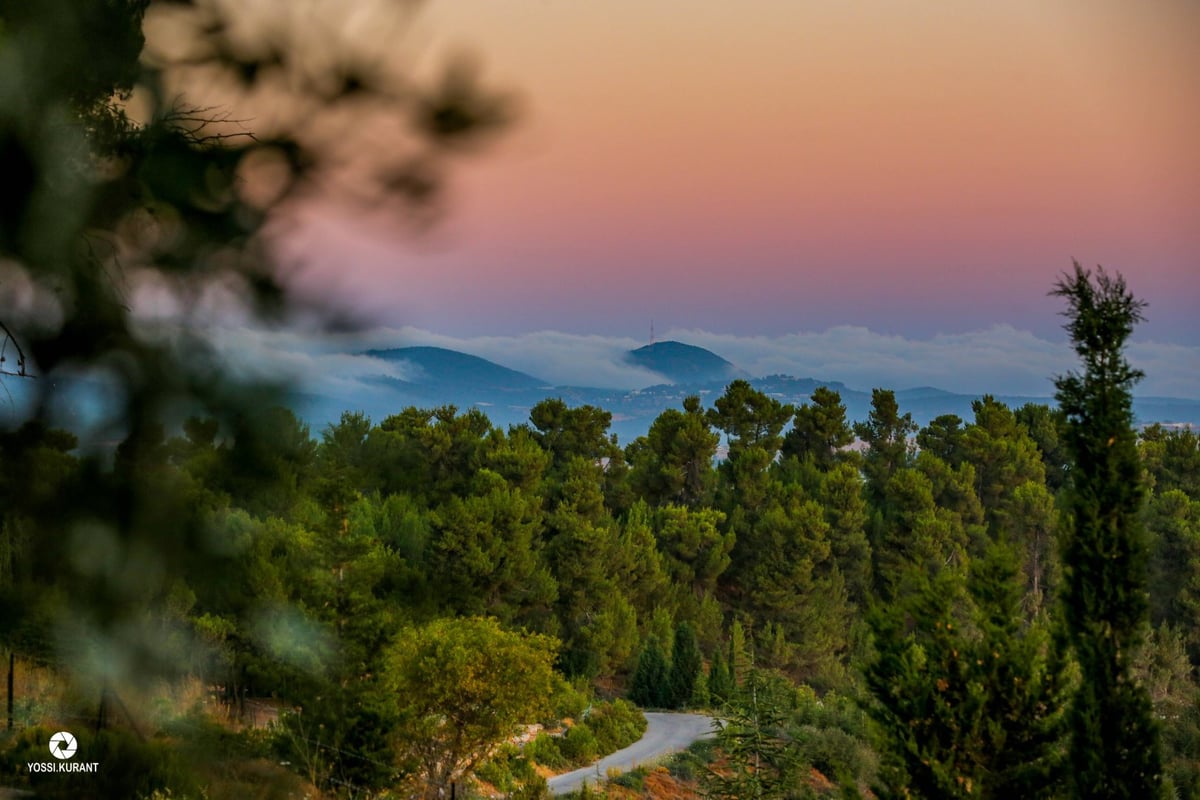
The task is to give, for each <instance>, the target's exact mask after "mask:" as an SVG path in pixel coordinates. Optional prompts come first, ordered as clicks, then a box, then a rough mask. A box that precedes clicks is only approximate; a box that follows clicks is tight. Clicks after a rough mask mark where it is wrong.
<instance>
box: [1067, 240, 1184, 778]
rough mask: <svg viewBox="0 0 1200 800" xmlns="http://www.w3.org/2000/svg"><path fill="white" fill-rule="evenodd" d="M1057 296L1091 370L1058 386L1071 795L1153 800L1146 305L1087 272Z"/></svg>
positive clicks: (1120, 284) (1117, 282) (1156, 766)
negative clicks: (1143, 666)
mask: <svg viewBox="0 0 1200 800" xmlns="http://www.w3.org/2000/svg"><path fill="white" fill-rule="evenodd" d="M1053 294H1055V295H1058V296H1060V297H1063V298H1065V299H1066V301H1067V303H1068V309H1067V311H1066V312H1065V313H1064V316H1066V317H1067V323H1066V325H1065V327H1066V330H1067V331H1068V332H1069V333H1070V335H1071V341H1072V343H1073V344H1074V347H1075V352H1076V353H1077V354H1078V355H1079V357H1080V359H1082V361H1083V365H1084V369H1083V372H1082V374H1080V373H1077V372H1071V373H1068V374H1067V375H1065V376H1063V377H1060V378H1059V379H1058V380H1056V381H1055V386H1056V387H1057V389H1058V392H1057V398H1058V402H1059V404H1060V406H1061V407H1062V410H1063V413H1064V414H1065V415H1066V430H1065V434H1066V435H1065V438H1066V445H1067V448H1068V450H1069V452H1070V454H1071V456H1072V461H1073V464H1072V468H1071V471H1070V486H1069V488H1068V493H1067V504H1068V510H1069V512H1070V513H1069V520H1068V521H1067V523H1066V526H1065V531H1064V534H1065V536H1064V540H1063V543H1062V551H1063V607H1064V619H1065V624H1066V635H1067V638H1068V640H1069V642H1070V644H1071V646H1072V648H1073V650H1074V654H1075V658H1076V659H1077V660H1078V662H1079V668H1080V673H1081V674H1080V681H1079V688H1078V691H1077V692H1076V695H1075V698H1074V702H1073V704H1072V706H1071V709H1070V713H1069V726H1070V730H1071V749H1070V756H1069V758H1070V770H1069V772H1070V774H1071V776H1072V781H1073V785H1072V789H1073V793H1074V796H1076V797H1087V798H1143V797H1154V796H1156V795H1157V792H1158V785H1159V782H1160V773H1161V771H1162V765H1161V756H1160V754H1159V748H1158V735H1157V729H1156V726H1155V724H1154V722H1153V719H1152V717H1151V708H1150V698H1149V695H1148V693H1147V692H1146V690H1145V688H1144V687H1143V686H1141V685H1139V684H1138V683H1137V682H1136V681H1135V680H1134V677H1133V675H1132V673H1131V666H1132V663H1133V658H1134V655H1135V653H1136V652H1137V650H1138V645H1139V644H1140V639H1141V636H1140V632H1139V631H1140V629H1141V628H1142V627H1143V626H1144V625H1145V623H1146V621H1147V619H1148V615H1149V600H1148V595H1147V590H1146V572H1147V560H1148V556H1147V546H1146V542H1145V536H1144V533H1143V531H1142V529H1141V527H1140V526H1139V524H1138V509H1139V507H1140V506H1141V504H1142V499H1143V494H1144V489H1143V486H1142V467H1141V464H1140V462H1139V459H1138V453H1137V440H1136V437H1135V434H1134V431H1133V412H1132V387H1133V384H1134V383H1136V382H1137V381H1138V380H1139V379H1140V378H1141V377H1142V373H1141V372H1140V371H1138V370H1135V369H1134V368H1133V367H1131V366H1130V365H1129V363H1128V362H1127V361H1126V360H1125V357H1124V355H1123V348H1124V345H1125V341H1126V339H1128V337H1129V335H1130V334H1131V333H1132V332H1133V327H1134V325H1135V324H1136V323H1137V322H1139V321H1141V320H1142V318H1143V317H1142V309H1143V308H1144V307H1145V304H1144V303H1143V302H1142V301H1140V300H1138V299H1136V298H1135V297H1133V295H1131V294H1130V293H1129V291H1128V290H1127V289H1126V286H1125V280H1124V279H1123V278H1122V277H1121V276H1120V275H1116V276H1111V275H1109V274H1107V273H1106V272H1104V270H1103V269H1099V270H1097V271H1096V273H1095V274H1093V273H1092V272H1091V271H1089V270H1084V269H1083V268H1082V267H1081V266H1080V265H1079V264H1078V263H1076V264H1075V270H1074V273H1073V274H1067V275H1064V276H1063V278H1062V279H1061V280H1060V281H1059V282H1058V284H1057V285H1056V286H1055V288H1054V292H1053Z"/></svg>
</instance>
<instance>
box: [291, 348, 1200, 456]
mask: <svg viewBox="0 0 1200 800" xmlns="http://www.w3.org/2000/svg"><path fill="white" fill-rule="evenodd" d="M363 355H366V356H369V357H371V358H376V359H380V360H381V361H384V362H388V363H389V364H393V365H396V366H398V367H400V371H401V374H402V375H403V377H396V376H395V375H382V374H380V375H377V376H366V377H364V378H362V379H361V382H362V385H364V386H365V387H366V388H365V389H360V390H358V391H355V392H352V393H326V392H312V391H309V392H296V393H294V394H293V395H292V397H291V402H292V405H293V406H294V408H295V409H296V411H297V413H299V414H300V415H301V416H302V417H304V418H305V419H306V421H308V422H309V424H310V425H312V427H313V429H314V431H319V430H320V429H321V428H323V427H324V426H325V425H326V424H328V423H330V422H335V421H336V420H337V419H338V418H339V417H340V416H341V414H342V412H344V411H362V412H364V413H366V414H367V415H368V416H369V417H371V418H372V419H373V420H375V421H377V422H378V421H381V420H383V419H384V418H386V417H387V416H389V415H391V414H395V413H397V412H399V411H400V410H401V409H403V408H405V407H407V406H413V405H415V406H419V407H434V406H439V405H447V404H450V405H455V406H458V407H459V408H460V409H465V408H470V407H475V408H479V409H480V410H482V411H484V412H485V413H486V414H487V415H488V416H489V417H490V418H491V420H492V422H493V423H494V424H497V425H500V426H509V425H518V424H521V423H524V422H527V421H528V418H529V411H530V409H531V408H532V407H533V406H534V405H536V404H537V403H538V402H540V401H542V400H544V399H546V398H547V397H561V398H562V399H563V400H565V401H566V402H567V404H568V405H571V406H577V405H584V404H587V405H594V406H599V407H600V408H604V409H606V410H607V411H610V412H611V413H612V415H613V423H612V431H613V432H614V433H616V434H617V436H618V437H619V439H620V441H621V442H622V443H628V442H630V441H632V440H633V439H634V438H636V437H638V436H641V435H643V434H645V433H646V431H647V430H648V429H649V427H650V424H651V423H652V422H653V421H654V419H655V418H656V417H657V416H658V415H659V414H660V413H662V411H664V410H665V409H667V408H678V407H680V405H681V404H682V403H683V400H684V398H686V397H687V396H689V395H697V396H699V397H700V398H701V400H702V401H703V403H704V404H705V405H706V406H711V405H712V403H713V401H714V400H716V398H717V397H719V396H720V395H721V393H722V392H723V391H724V390H725V387H726V386H727V385H728V384H729V382H730V381H731V380H734V379H736V378H745V379H747V380H749V381H750V383H751V384H752V385H753V386H754V388H756V389H758V390H759V391H762V392H765V393H766V394H768V395H770V396H772V397H774V398H776V399H778V400H780V401H781V402H784V403H792V404H795V405H800V404H802V403H806V402H808V401H809V399H810V398H811V396H812V393H813V391H815V390H816V388H817V387H819V386H827V387H829V388H831V389H834V390H836V391H837V392H838V393H839V394H840V395H841V397H842V402H843V403H845V405H846V411H847V416H848V417H849V418H850V419H851V420H863V419H865V418H866V416H867V414H868V413H869V411H870V403H871V388H872V387H869V386H864V387H851V386H847V385H846V384H845V383H843V382H839V381H833V380H824V379H821V378H819V377H796V376H793V375H786V374H775V375H765V376H754V377H751V376H750V375H749V373H748V372H746V371H745V370H742V369H741V368H739V367H738V366H737V365H736V364H734V363H732V362H730V361H729V360H727V359H725V358H723V357H722V356H720V355H718V354H717V353H714V352H712V351H711V350H708V349H706V348H703V347H697V346H695V345H689V344H685V343H682V342H676V341H664V342H657V343H654V344H651V345H647V346H645V347H640V348H637V349H633V350H629V351H628V352H626V353H624V354H623V356H624V359H625V360H626V361H627V362H628V363H630V364H632V365H636V366H638V367H641V368H644V369H646V370H649V371H650V372H652V373H653V374H655V375H661V376H662V377H663V378H664V381H663V382H662V383H658V384H654V385H650V386H645V387H642V388H640V389H634V390H625V389H613V388H604V387H594V386H590V387H589V386H565V385H554V384H553V383H552V382H550V381H549V380H546V379H544V378H542V377H539V376H536V375H531V374H529V373H527V372H522V371H518V370H514V369H511V368H509V367H506V366H503V365H502V364H498V363H496V362H495V361H492V360H489V359H486V358H481V357H479V356H475V355H471V354H468V353H463V352H459V351H456V350H452V349H449V348H443V347H427V346H421V347H400V348H380V349H373V350H368V351H365V352H364V353H363ZM883 388H893V389H894V390H895V392H896V399H897V402H898V403H899V404H900V408H901V411H903V412H908V413H911V414H912V415H913V418H914V419H915V420H916V421H917V422H918V423H919V424H921V425H925V424H927V423H928V422H929V421H930V420H932V419H933V418H935V417H937V416H939V415H942V414H957V415H958V416H959V417H962V418H963V419H965V420H969V419H971V418H972V416H973V412H972V409H971V404H972V402H973V401H975V400H977V399H978V398H979V396H980V395H978V394H966V393H957V392H951V391H946V390H944V389H940V388H938V387H934V386H917V387H908V388H901V387H890V386H886V385H885V386H884V387H883ZM995 396H996V397H997V399H998V400H1000V401H1001V402H1003V403H1005V404H1007V405H1009V406H1011V407H1014V408H1015V407H1019V406H1021V405H1024V404H1025V403H1029V402H1033V403H1045V404H1048V405H1053V404H1054V400H1053V398H1052V397H1050V396H1049V395H1014V394H1003V393H1000V392H997V393H995ZM1134 411H1135V414H1136V415H1137V418H1138V421H1139V422H1140V423H1142V424H1148V423H1151V422H1198V421H1200V401H1196V400H1190V399H1183V398H1169V397H1153V396H1144V397H1137V398H1135V401H1134Z"/></svg>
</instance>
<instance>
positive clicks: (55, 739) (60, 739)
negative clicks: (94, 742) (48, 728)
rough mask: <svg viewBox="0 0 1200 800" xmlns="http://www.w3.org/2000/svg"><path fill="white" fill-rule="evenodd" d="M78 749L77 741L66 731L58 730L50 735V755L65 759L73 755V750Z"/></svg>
mask: <svg viewBox="0 0 1200 800" xmlns="http://www.w3.org/2000/svg"><path fill="white" fill-rule="evenodd" d="M78 749H79V742H77V741H75V737H74V736H72V735H71V734H69V733H67V732H66V731H59V732H58V733H56V734H54V735H53V736H51V737H50V755H52V756H54V757H55V758H57V759H60V760H63V761H65V760H66V759H68V758H70V757H71V756H73V755H75V751H76V750H78Z"/></svg>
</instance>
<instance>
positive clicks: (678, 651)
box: [668, 622, 704, 708]
mask: <svg viewBox="0 0 1200 800" xmlns="http://www.w3.org/2000/svg"><path fill="white" fill-rule="evenodd" d="M703 666H704V664H703V659H702V657H701V656H700V645H699V644H698V643H697V642H696V631H695V629H693V628H692V626H691V623H688V622H680V623H679V624H678V625H676V626H675V647H674V648H672V650H671V672H670V675H669V683H670V699H671V702H670V703H669V704H668V705H669V706H670V707H671V708H683V707H684V706H686V705H687V704H688V701H690V700H691V699H692V693H693V692H694V691H695V689H696V678H697V677H698V676H699V675H700V670H701V668H702V667H703Z"/></svg>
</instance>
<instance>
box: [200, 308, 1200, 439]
mask: <svg viewBox="0 0 1200 800" xmlns="http://www.w3.org/2000/svg"><path fill="white" fill-rule="evenodd" d="M212 341H213V344H214V346H215V347H216V349H217V350H218V351H220V352H221V353H222V354H223V355H224V356H225V357H227V358H228V359H230V361H231V362H232V363H233V364H234V366H235V369H236V370H238V371H241V372H244V373H246V374H251V375H254V376H255V377H268V378H272V379H284V380H288V381H290V382H291V384H292V390H293V393H292V405H293V406H294V407H295V409H296V410H297V412H298V413H300V415H301V416H302V417H304V419H305V420H306V421H307V422H308V423H309V424H310V425H312V426H313V429H314V431H319V430H320V429H322V428H323V427H324V426H325V424H327V423H329V422H333V421H336V420H337V419H338V418H339V417H340V415H341V413H342V412H343V411H362V412H364V413H366V414H367V415H368V416H370V417H371V418H372V419H373V420H374V421H376V422H380V421H382V420H383V419H384V418H385V417H386V416H388V415H390V414H394V413H397V412H399V411H400V410H402V409H403V408H405V407H407V406H412V405H415V406H418V407H435V406H439V405H444V404H454V405H456V406H458V407H459V408H460V409H465V408H468V407H471V406H476V407H478V408H480V409H481V410H483V411H484V412H486V413H487V414H488V416H489V417H490V418H491V419H492V422H493V423H494V424H496V425H500V426H505V425H510V424H517V423H520V422H524V421H526V420H527V417H528V411H529V408H530V407H531V406H532V405H533V404H535V403H536V402H538V401H540V400H542V399H545V398H547V397H562V398H563V399H564V400H565V401H566V402H567V403H568V404H570V405H579V404H584V403H587V404H592V405H597V406H600V407H602V408H605V409H607V410H609V411H611V412H612V413H613V431H614V432H615V433H617V434H618V435H619V437H620V439H621V441H622V442H623V443H627V442H628V441H630V440H631V439H632V438H633V437H635V436H638V435H641V434H643V433H645V431H646V429H647V428H648V427H649V424H650V423H651V422H652V421H653V419H654V417H656V416H657V415H658V414H659V413H661V411H662V410H663V409H665V408H677V407H679V405H680V403H681V402H682V400H683V398H684V397H685V396H687V395H688V394H697V395H700V396H701V398H702V399H703V400H704V401H705V403H706V404H711V402H712V400H714V399H715V398H716V397H717V396H719V394H720V393H721V391H722V390H723V388H724V386H725V385H726V384H727V383H728V382H729V381H730V380H732V379H734V378H738V377H741V378H747V379H750V380H751V382H752V383H753V384H754V385H755V386H756V387H757V388H759V389H760V390H762V391H766V392H768V393H771V394H773V395H775V396H777V397H778V398H779V399H781V400H783V401H784V402H790V403H797V404H798V403H802V402H805V401H806V400H807V399H808V395H809V394H810V393H811V391H812V390H813V389H814V388H815V387H816V386H818V385H827V386H830V387H831V388H834V389H837V390H838V391H839V392H840V393H841V394H842V398H843V402H845V403H846V406H847V410H848V415H849V417H850V418H851V419H862V418H864V417H865V415H866V413H867V409H868V408H869V402H870V392H871V389H872V388H875V387H881V388H886V389H893V390H895V391H896V393H897V400H898V401H899V403H900V406H901V410H902V411H908V412H911V413H912V414H913V417H914V418H915V419H916V420H917V421H918V422H920V423H922V424H924V423H925V422H927V421H928V420H929V419H931V418H933V417H934V416H937V415H939V414H943V413H955V414H958V415H959V416H961V417H963V418H964V419H970V417H971V408H970V403H971V401H972V400H974V399H976V398H978V397H980V396H981V395H983V394H991V395H994V396H996V397H997V398H998V399H1000V400H1001V401H1003V402H1005V403H1008V404H1009V405H1013V406H1017V405H1021V404H1023V403H1025V402H1041V403H1047V404H1051V405H1053V394H1054V386H1053V378H1054V377H1055V376H1057V375H1061V374H1063V373H1065V372H1067V371H1069V370H1070V369H1072V368H1073V365H1074V362H1073V353H1072V352H1071V351H1070V348H1069V347H1068V346H1067V345H1066V343H1065V341H1063V342H1059V341H1049V340H1046V339H1042V338H1039V337H1037V336H1035V335H1034V334H1032V333H1029V332H1027V331H1020V330H1017V329H1015V328H1013V327H1011V326H1007V325H998V326H994V327H992V328H989V329H987V330H980V331H973V332H967V333H960V334H945V335H939V336H935V337H931V338H929V339H911V338H905V337H901V336H895V335H884V334H879V333H875V332H873V331H871V330H869V329H866V328H861V327H851V326H842V327H835V328H830V329H828V330H826V331H823V332H802V333H795V334H789V335H786V336H778V337H766V336H752V337H747V336H736V335H731V334H722V333H714V332H710V331H705V330H699V329H691V330H687V329H675V330H669V331H666V332H664V333H663V334H662V335H661V336H659V337H657V341H656V342H654V343H650V342H648V341H645V340H642V341H639V340H637V339H634V338H632V337H629V338H626V337H606V336H599V335H581V334H574V333H565V332H559V331H539V332H531V333H526V334H521V335H515V336H488V337H453V336H447V335H444V334H437V333H433V332H430V331H425V330H420V329H416V328H411V327H408V328H375V329H370V330H363V331H356V332H354V333H347V334H326V333H318V332H303V331H296V330H282V329H280V330H261V329H249V328H238V327H232V328H220V329H214V330H213V332H212ZM651 344H652V346H648V345H651ZM1129 354H1130V358H1131V361H1132V363H1133V365H1134V366H1135V367H1138V368H1140V369H1142V370H1143V371H1144V372H1145V373H1146V378H1145V379H1144V380H1143V381H1142V382H1141V383H1140V384H1139V385H1138V387H1137V393H1136V398H1137V399H1136V402H1135V413H1136V414H1137V417H1138V421H1139V422H1140V423H1142V424H1148V423H1151V422H1175V423H1193V424H1195V423H1200V346H1191V345H1184V344H1174V343H1160V342H1154V341H1146V340H1141V341H1139V340H1138V339H1137V338H1136V337H1135V339H1134V340H1133V342H1132V343H1131V345H1130V349H1129Z"/></svg>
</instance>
